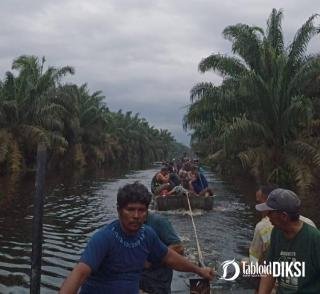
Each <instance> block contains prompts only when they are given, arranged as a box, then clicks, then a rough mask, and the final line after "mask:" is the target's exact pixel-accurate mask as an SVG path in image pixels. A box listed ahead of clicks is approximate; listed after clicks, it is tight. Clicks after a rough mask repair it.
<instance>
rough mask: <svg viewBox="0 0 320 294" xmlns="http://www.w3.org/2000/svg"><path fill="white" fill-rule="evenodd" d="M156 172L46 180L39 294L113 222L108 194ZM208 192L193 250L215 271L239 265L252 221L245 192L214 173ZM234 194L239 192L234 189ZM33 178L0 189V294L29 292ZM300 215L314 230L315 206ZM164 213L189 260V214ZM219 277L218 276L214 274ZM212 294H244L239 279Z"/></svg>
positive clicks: (182, 286)
mask: <svg viewBox="0 0 320 294" xmlns="http://www.w3.org/2000/svg"><path fill="white" fill-rule="evenodd" d="M158 169H159V166H152V167H151V168H148V169H145V170H139V171H129V172H127V173H123V171H120V172H111V173H108V174H105V173H103V172H101V173H100V174H91V175H87V174H86V175H80V176H79V175H78V176H74V175H71V174H69V175H64V176H63V177H59V178H58V177H54V178H53V177H49V179H47V191H46V200H45V207H44V226H43V228H44V243H43V261H42V278H41V293H57V291H58V289H59V286H60V285H61V283H62V281H63V280H64V278H65V277H66V276H67V274H68V273H69V271H70V270H71V269H72V268H73V266H74V265H75V263H76V262H77V261H78V259H79V257H80V254H81V252H82V250H83V248H84V246H85V245H86V243H87V241H88V239H89V238H90V236H92V234H93V233H94V232H95V231H96V230H97V229H98V228H100V227H101V226H103V225H104V224H106V223H108V222H111V221H112V220H113V219H114V218H116V216H117V215H116V193H117V190H118V188H119V187H121V186H123V185H124V184H126V183H133V182H134V181H140V182H141V183H143V184H145V185H147V186H148V187H150V182H151V178H152V177H153V175H154V173H155V172H156V171H158ZM205 174H206V176H207V178H208V181H209V182H210V183H211V185H212V186H213V188H214V190H215V194H216V198H215V200H214V209H213V210H212V211H209V212H204V211H200V210H199V211H194V221H195V224H196V227H197V231H198V237H199V242H200V246H201V249H202V252H203V255H204V260H205V262H206V264H207V265H209V266H212V267H215V269H216V270H217V271H218V272H219V271H220V269H219V268H220V264H221V263H222V262H223V261H226V260H233V259H235V260H237V261H239V260H241V259H242V258H244V257H246V256H247V248H248V246H249V242H250V240H251V238H252V235H253V229H254V225H255V223H256V221H257V214H256V212H255V211H254V203H253V199H254V197H253V187H250V186H246V187H243V188H245V189H243V190H244V191H246V192H245V193H241V192H239V190H237V189H236V188H235V187H234V186H233V185H232V184H230V183H226V182H224V181H222V180H220V179H219V178H218V177H217V176H216V175H215V174H214V173H212V172H206V173H205ZM241 190H242V189H241ZM33 194H34V178H33V177H31V176H30V177H29V178H26V179H24V180H23V181H20V182H17V183H8V182H4V181H2V182H0V293H3V294H6V293H29V283H30V278H29V272H30V255H31V245H32V240H31V226H32V197H33ZM306 203H307V206H306V207H307V208H306V209H305V211H308V212H310V213H309V214H308V213H305V211H304V215H306V216H309V217H311V218H313V220H314V221H315V222H316V224H317V225H318V226H319V221H320V220H319V216H318V211H319V208H320V207H319V203H318V202H317V203H315V202H314V201H310V200H309V201H306ZM163 214H165V215H166V216H167V217H168V218H169V219H170V221H171V222H172V224H173V226H174V227H175V229H176V231H177V232H178V234H179V236H180V237H181V239H182V241H183V244H184V246H185V248H186V252H187V257H188V258H189V259H191V260H194V261H196V260H197V250H196V242H195V237H194V232H193V229H192V223H191V219H190V215H189V214H188V212H186V211H183V210H181V211H174V212H173V211H172V212H166V213H163ZM220 272H221V271H220ZM191 277H193V276H192V275H189V274H183V273H175V276H174V281H173V285H172V288H173V293H189V289H188V281H189V278H191ZM211 287H212V289H213V292H214V293H252V292H253V291H252V287H251V286H250V284H249V283H248V281H246V280H245V279H242V280H241V279H236V280H235V281H224V280H221V279H219V277H217V278H215V279H214V281H213V282H212V284H211Z"/></svg>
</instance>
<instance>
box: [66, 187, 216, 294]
mask: <svg viewBox="0 0 320 294" xmlns="http://www.w3.org/2000/svg"><path fill="white" fill-rule="evenodd" d="M150 200H151V194H150V193H149V191H148V189H147V188H146V187H145V186H144V185H142V184H140V183H138V182H135V183H133V184H127V185H125V186H124V187H122V188H120V189H119V191H118V195H117V210H118V216H119V219H117V220H115V221H113V222H112V223H110V224H108V225H106V226H104V227H103V228H102V229H100V230H99V231H98V232H96V233H95V234H94V235H93V237H92V238H91V239H90V241H89V243H88V244H87V247H86V249H85V250H84V252H83V254H82V256H81V258H80V261H79V263H78V264H77V265H76V266H75V267H74V269H73V270H72V272H71V273H70V274H69V276H68V277H67V279H66V280H65V281H64V282H63V284H62V286H61V289H60V294H71V293H78V290H79V289H80V287H81V290H80V293H82V294H85V293H86V294H91V293H92V294H100V293H101V294H102V293H104V294H106V293H110V294H111V293H117V294H138V293H139V280H140V276H141V272H142V270H143V267H144V263H145V261H146V260H149V261H151V262H163V263H164V264H165V265H167V266H169V267H170V268H173V269H175V270H178V271H185V272H193V273H196V274H198V275H199V276H201V277H203V278H204V279H208V280H212V279H213V277H214V272H213V270H212V269H211V268H201V267H199V266H197V265H195V264H193V263H191V262H189V261H188V260H187V259H185V258H184V257H183V256H181V255H179V254H178V253H176V252H175V251H174V250H172V249H170V248H168V247H167V246H165V245H164V244H163V243H162V242H161V241H160V240H159V238H158V236H157V235H156V233H155V231H154V230H153V229H152V228H151V227H149V226H148V225H144V222H145V220H146V217H147V214H148V206H149V204H150Z"/></svg>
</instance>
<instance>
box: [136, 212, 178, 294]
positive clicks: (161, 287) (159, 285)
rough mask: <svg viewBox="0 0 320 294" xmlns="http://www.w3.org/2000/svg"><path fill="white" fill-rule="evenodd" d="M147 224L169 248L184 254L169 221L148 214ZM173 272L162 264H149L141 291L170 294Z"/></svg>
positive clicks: (141, 283) (154, 214)
mask: <svg viewBox="0 0 320 294" xmlns="http://www.w3.org/2000/svg"><path fill="white" fill-rule="evenodd" d="M145 224H147V225H149V226H150V227H151V228H153V229H154V230H155V232H156V233H157V236H158V237H159V239H160V240H161V241H162V242H163V243H164V244H165V245H166V246H168V247H169V248H171V249H173V250H174V251H176V252H177V253H179V254H183V245H182V244H181V240H180V238H179V237H178V235H177V233H176V232H175V230H174V228H173V227H172V225H171V223H170V222H169V220H168V219H167V218H166V217H164V216H163V215H160V214H158V213H150V212H149V213H148V217H147V220H146V222H145ZM172 274H173V271H172V269H170V268H169V267H167V266H166V265H164V264H162V263H153V264H148V267H147V268H146V269H145V270H144V271H143V273H142V276H141V278H140V289H142V290H143V291H144V293H152V294H170V293H171V282H172Z"/></svg>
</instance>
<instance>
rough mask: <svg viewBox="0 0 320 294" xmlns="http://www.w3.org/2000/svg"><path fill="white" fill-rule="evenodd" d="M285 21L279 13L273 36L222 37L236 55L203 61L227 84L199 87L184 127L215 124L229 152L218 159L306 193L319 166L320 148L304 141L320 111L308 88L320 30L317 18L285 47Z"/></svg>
mask: <svg viewBox="0 0 320 294" xmlns="http://www.w3.org/2000/svg"><path fill="white" fill-rule="evenodd" d="M282 16H283V14H282V11H281V10H280V11H277V10H275V9H273V10H272V12H271V14H270V17H269V19H268V21H267V29H266V31H264V30H263V29H262V28H259V27H255V26H248V25H246V24H237V25H232V26H229V27H227V28H226V29H225V30H224V31H223V35H224V37H225V38H226V39H228V40H230V41H231V42H232V51H233V53H234V54H235V56H232V57H230V56H225V55H221V54H212V55H210V56H209V57H207V58H205V59H203V60H202V61H201V62H200V64H199V69H200V71H201V72H206V71H209V70H213V71H216V72H218V73H220V74H221V75H222V77H223V83H222V85H220V86H217V87H216V86H214V85H213V84H211V83H202V84H198V85H196V86H195V87H194V88H193V89H192V91H191V102H192V105H191V107H190V108H189V112H188V113H187V115H186V117H185V124H186V126H189V127H191V128H192V127H193V126H196V127H197V126H198V125H200V126H201V125H204V124H205V125H209V126H211V129H212V132H213V134H214V135H215V136H216V138H217V141H219V143H220V146H221V147H222V148H221V150H219V151H218V152H219V153H218V154H219V155H220V156H218V157H217V154H216V155H215V156H213V158H220V159H221V155H222V156H224V158H233V159H235V158H236V157H237V158H240V160H241V162H242V164H243V167H245V168H247V169H249V170H250V171H251V173H253V174H254V175H255V176H256V177H257V180H258V181H267V180H269V181H276V182H281V183H283V184H292V182H293V183H294V184H296V185H297V186H299V187H306V186H308V185H310V184H311V183H312V180H313V173H312V171H313V170H314V169H315V168H319V167H320V155H319V152H318V150H317V147H316V146H314V145H311V144H309V143H308V141H307V140H306V138H305V137H308V135H309V134H308V131H307V130H308V128H309V126H310V122H311V120H312V111H313V107H312V103H311V99H310V97H308V96H306V95H305V87H306V84H307V83H308V81H310V79H313V78H314V77H315V76H317V75H318V76H319V72H320V60H319V57H317V56H311V55H308V54H307V45H308V43H309V41H310V40H311V39H312V37H314V36H315V35H316V34H318V33H319V29H318V28H317V27H316V26H315V25H314V21H315V19H316V18H317V15H313V16H311V17H310V18H309V19H308V20H307V21H306V23H304V24H303V25H302V27H301V28H300V29H299V30H298V31H297V33H296V35H295V37H294V39H293V41H292V42H291V44H290V45H289V46H288V47H285V44H284V41H283V33H282V27H281V24H282ZM302 134H303V135H302Z"/></svg>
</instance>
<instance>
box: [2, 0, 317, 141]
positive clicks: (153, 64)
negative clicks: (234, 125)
mask: <svg viewBox="0 0 320 294" xmlns="http://www.w3.org/2000/svg"><path fill="white" fill-rule="evenodd" d="M273 7H274V8H277V9H279V8H283V9H284V20H283V30H284V32H285V36H286V42H289V41H291V39H292V37H293V35H294V33H295V32H296V31H297V29H298V28H299V27H300V26H301V25H302V24H303V23H304V22H305V21H306V20H307V18H308V17H309V16H311V15H312V14H314V13H320V1H319V0H306V1H301V0H286V1H284V0H283V1H281V0H269V1H265V0H224V1H221V0H220V1H217V0H197V1H196V0H193V1H189V0H158V1H156V0H139V1H136V0H54V1H49V0H36V1H35V0H33V1H32V0H29V1H27V0H20V1H18V0H1V2H0V35H1V42H0V74H1V79H2V78H3V76H4V73H5V72H6V71H7V70H9V69H10V67H11V64H12V61H13V59H14V58H16V57H18V56H20V55H22V54H28V55H36V56H39V57H42V56H45V57H46V59H47V63H48V64H49V65H52V66H64V65H71V66H73V67H75V70H76V74H75V76H73V77H72V78H71V79H70V81H72V82H75V83H77V84H79V85H80V84H83V83H85V82H86V83H88V86H89V89H91V90H92V91H96V90H102V91H103V93H104V95H105V96H106V102H107V104H108V106H109V107H110V109H111V110H113V111H117V110H118V109H120V108H121V109H123V110H124V111H127V110H132V111H133V112H139V113H140V115H141V116H142V117H145V118H146V119H147V120H148V121H149V122H150V124H151V125H154V126H155V127H157V128H167V129H169V130H170V131H171V133H172V134H173V135H174V136H175V138H176V139H177V140H178V141H179V142H182V143H188V142H189V137H188V135H187V134H186V133H185V132H184V131H183V129H182V118H183V115H184V114H185V112H186V106H187V105H188V103H189V91H190V89H191V88H192V86H193V85H195V84H196V83H198V82H201V81H213V82H215V83H219V82H220V78H219V77H217V76H216V75H214V74H213V73H210V74H200V73H199V72H198V70H197V67H198V64H199V62H200V60H201V59H202V58H204V57H206V56H208V55H210V54H211V53H230V47H231V46H230V42H229V41H227V40H224V39H223V37H222V34H221V33H222V30H223V29H224V28H225V27H226V26H228V25H231V24H236V23H240V22H241V23H247V24H250V25H259V26H262V27H265V24H266V20H267V17H268V16H269V14H270V12H271V10H272V8H273ZM319 44H320V40H319V38H318V40H314V41H313V42H312V43H311V48H310V50H311V51H316V50H319Z"/></svg>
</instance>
